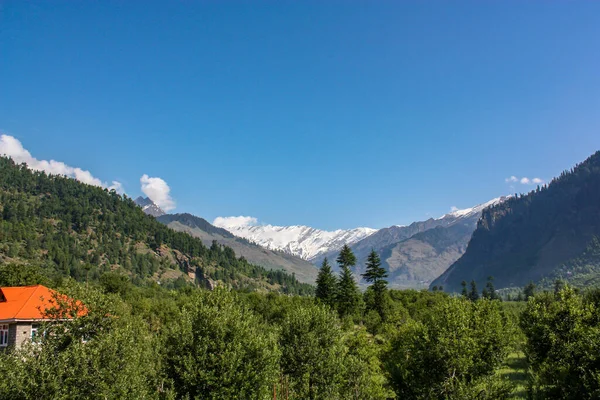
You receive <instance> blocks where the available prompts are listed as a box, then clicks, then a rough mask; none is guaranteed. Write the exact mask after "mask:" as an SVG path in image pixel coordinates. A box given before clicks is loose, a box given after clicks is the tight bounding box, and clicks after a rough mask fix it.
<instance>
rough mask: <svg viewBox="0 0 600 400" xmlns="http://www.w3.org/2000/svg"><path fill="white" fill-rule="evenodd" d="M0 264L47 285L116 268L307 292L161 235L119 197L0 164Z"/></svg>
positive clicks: (284, 277) (145, 276)
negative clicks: (33, 271)
mask: <svg viewBox="0 0 600 400" xmlns="http://www.w3.org/2000/svg"><path fill="white" fill-rule="evenodd" d="M0 261H2V262H3V263H14V264H19V265H24V264H28V265H32V266H34V267H37V268H38V270H37V271H38V272H40V273H41V276H42V277H47V278H49V279H50V280H54V281H56V280H58V279H59V278H65V277H72V278H74V279H76V280H78V281H86V282H87V281H96V280H98V279H99V277H100V276H101V275H102V274H103V273H105V272H110V271H113V270H115V269H116V268H119V269H120V270H121V271H123V272H124V273H126V274H127V275H129V276H131V277H132V282H134V283H135V284H139V283H143V282H144V281H147V280H150V279H157V276H158V275H160V274H161V273H162V272H165V271H166V270H170V269H175V270H180V271H181V272H182V273H183V274H188V273H191V274H195V276H196V277H197V278H198V280H199V281H200V282H199V283H203V282H204V283H205V282H206V281H207V280H208V279H211V280H216V281H220V282H222V283H225V284H227V285H229V286H231V287H234V288H240V289H241V288H246V289H255V288H267V289H271V290H280V291H282V292H284V293H297V294H311V293H312V291H313V289H312V287H311V286H310V285H307V284H301V283H299V282H298V281H297V280H296V279H295V277H293V276H290V275H288V274H285V273H283V272H282V271H267V270H265V269H264V268H262V267H258V266H256V265H252V264H250V263H248V262H247V261H246V260H245V259H243V258H238V257H236V255H235V253H234V251H233V250H232V249H231V248H229V247H224V246H219V245H216V246H211V247H210V248H207V247H206V246H204V245H203V244H202V241H201V240H200V239H198V238H194V237H192V236H190V235H188V234H186V233H183V232H175V231H173V230H171V229H169V228H167V227H166V226H165V225H163V224H161V223H159V222H158V221H157V220H156V219H155V218H153V217H150V216H148V215H146V214H144V212H143V211H142V210H141V209H140V208H139V207H137V206H136V205H135V203H134V202H133V200H131V199H130V198H128V197H126V196H120V195H118V194H117V193H116V192H114V191H110V192H109V191H107V190H106V189H102V188H99V187H96V186H90V185H86V184H83V183H81V182H78V181H76V180H74V179H69V178H66V177H63V176H54V175H47V174H46V173H44V172H39V171H32V170H30V169H28V168H27V167H26V166H25V165H24V164H23V165H16V164H15V163H14V162H13V161H12V160H11V159H10V158H5V157H0ZM13 271H14V270H13ZM19 279H21V280H22V281H23V279H25V280H26V281H32V280H33V281H36V280H37V281H40V279H41V278H39V277H36V278H35V279H34V278H32V277H28V278H25V277H23V276H21V277H20V278H19Z"/></svg>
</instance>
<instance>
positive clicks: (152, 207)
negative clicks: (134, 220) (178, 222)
mask: <svg viewBox="0 0 600 400" xmlns="http://www.w3.org/2000/svg"><path fill="white" fill-rule="evenodd" d="M134 203H135V204H137V205H138V206H140V207H142V210H144V212H145V213H146V214H148V215H152V216H153V217H160V216H161V215H165V212H164V211H163V210H162V208H160V207H159V206H157V205H156V204H154V202H153V201H152V200H150V198H148V197H142V196H139V197H138V198H137V199H135V200H134Z"/></svg>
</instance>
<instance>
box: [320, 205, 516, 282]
mask: <svg viewBox="0 0 600 400" xmlns="http://www.w3.org/2000/svg"><path fill="white" fill-rule="evenodd" d="M508 198H509V197H505V196H503V197H498V198H495V199H492V200H490V201H488V202H485V203H483V204H479V205H477V206H474V207H470V208H465V209H463V210H453V211H452V212H450V213H448V214H445V215H443V216H441V217H439V218H435V219H434V218H429V219H427V220H425V221H417V222H413V223H412V224H410V225H408V226H398V225H394V226H390V227H389V228H382V229H380V230H378V231H377V232H375V233H373V234H371V235H369V236H368V237H366V238H364V239H362V240H360V241H358V242H355V243H353V244H351V245H350V248H351V249H352V251H353V252H354V254H355V255H356V259H357V265H356V267H355V268H354V269H353V271H354V273H355V274H356V276H357V277H359V276H360V274H361V273H363V272H364V270H365V262H366V259H367V256H368V254H369V253H370V252H371V250H372V249H374V250H375V251H376V252H377V253H378V254H379V255H380V257H381V262H382V265H383V267H384V268H386V269H387V270H388V274H389V275H388V280H389V282H390V285H391V286H392V287H404V288H406V287H415V288H424V287H427V285H429V283H430V282H431V280H433V279H435V278H437V277H438V276H439V275H440V274H441V273H443V272H444V271H445V270H446V268H448V267H449V266H450V265H451V264H452V263H453V262H455V261H456V260H457V259H458V258H460V256H462V254H463V253H464V252H465V250H466V248H467V244H468V243H469V240H470V239H471V235H472V234H473V231H474V230H475V228H476V227H477V221H478V220H479V218H480V217H481V212H482V211H483V210H484V209H485V208H487V207H490V206H494V205H496V204H499V203H502V202H504V201H506V200H507V199H508ZM336 256H337V252H335V251H330V252H327V253H322V254H320V255H318V256H317V257H315V258H313V259H312V260H311V262H313V263H314V264H316V265H318V264H319V263H320V262H322V260H323V258H325V257H327V258H329V260H335V257H336ZM333 264H334V267H335V263H333Z"/></svg>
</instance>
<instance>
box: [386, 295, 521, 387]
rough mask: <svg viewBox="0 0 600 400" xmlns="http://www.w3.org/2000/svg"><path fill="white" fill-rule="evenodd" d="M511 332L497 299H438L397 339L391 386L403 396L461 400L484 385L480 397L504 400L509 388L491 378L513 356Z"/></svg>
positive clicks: (390, 362) (390, 356)
mask: <svg viewBox="0 0 600 400" xmlns="http://www.w3.org/2000/svg"><path fill="white" fill-rule="evenodd" d="M512 332H513V328H512V326H511V325H510V324H508V323H507V319H506V318H505V317H504V315H503V314H502V311H501V309H500V303H499V302H497V301H489V300H479V301H477V302H469V301H465V300H463V299H458V298H447V299H446V301H444V302H439V301H438V302H436V303H435V304H434V306H433V307H432V308H430V309H429V310H428V311H427V313H426V314H422V319H421V321H414V320H411V321H409V322H407V323H406V324H404V325H402V326H401V327H400V328H399V330H398V333H397V335H396V336H395V337H394V338H393V339H392V341H391V344H390V350H389V351H388V352H387V354H386V355H385V364H386V369H387V371H388V373H389V375H390V380H391V383H392V386H393V387H394V389H395V391H396V394H397V395H398V397H399V398H411V399H425V398H456V399H458V398H464V397H463V395H464V393H466V392H469V391H470V390H472V389H473V388H474V387H477V386H481V385H484V386H485V387H486V388H487V391H483V392H482V393H481V396H483V397H479V398H487V399H498V398H503V396H505V395H506V394H505V393H506V390H505V388H504V387H503V386H502V385H499V384H497V379H496V378H492V375H493V374H494V371H495V369H496V368H498V367H499V366H500V364H501V363H502V362H503V360H504V359H505V358H506V356H507V354H508V351H509V348H510V346H511V344H512V337H513V334H512ZM492 381H494V382H493V384H492V383H491V382H492ZM494 388H495V389H494Z"/></svg>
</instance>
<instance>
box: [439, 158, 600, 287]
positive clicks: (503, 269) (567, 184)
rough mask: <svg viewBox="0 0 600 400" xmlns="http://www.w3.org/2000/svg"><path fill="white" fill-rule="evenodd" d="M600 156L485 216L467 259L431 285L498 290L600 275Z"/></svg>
mask: <svg viewBox="0 0 600 400" xmlns="http://www.w3.org/2000/svg"><path fill="white" fill-rule="evenodd" d="M598 237H600V152H597V153H595V154H594V155H592V156H591V157H589V158H588V159H587V160H585V161H584V162H583V163H581V164H579V165H577V166H576V167H575V168H573V169H572V170H570V171H565V172H563V173H562V174H561V176H560V177H558V178H555V179H554V180H553V181H552V182H551V183H550V184H549V185H548V186H544V187H542V188H539V187H538V188H537V190H534V191H532V192H530V193H528V194H527V195H522V196H518V197H514V198H511V199H509V200H508V201H506V202H504V203H502V204H497V205H495V206H493V207H491V208H489V209H487V210H485V211H484V212H483V214H482V218H481V220H480V221H479V223H478V225H477V229H476V231H475V232H474V233H473V236H472V239H471V241H470V242H469V244H468V247H467V250H466V252H465V254H464V255H463V256H462V257H461V258H460V259H459V260H458V261H456V262H455V263H454V264H452V266H451V267H450V268H448V270H447V271H446V272H445V273H444V274H443V275H441V276H440V277H439V278H438V279H436V280H435V281H434V282H433V283H432V285H442V286H444V289H445V290H446V291H448V290H453V291H458V290H460V284H461V281H463V280H465V281H470V280H475V281H476V282H477V283H478V285H480V286H481V285H483V284H484V282H485V280H486V278H487V277H488V276H493V277H494V278H495V285H496V287H497V288H503V287H510V286H523V285H525V284H527V283H528V282H529V281H534V282H539V281H540V280H543V279H545V278H548V277H562V278H563V279H566V280H573V281H576V280H577V278H579V277H580V275H581V274H582V273H585V274H587V275H588V276H589V277H590V278H593V277H594V276H596V277H597V276H599V274H600V259H599V258H600V256H599V254H600V252H598V251H597V250H598V247H600V245H599V244H598V243H599V242H598Z"/></svg>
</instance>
